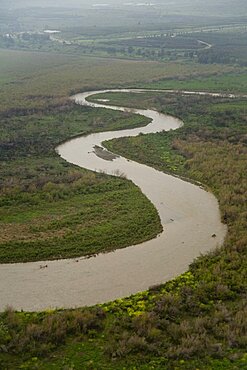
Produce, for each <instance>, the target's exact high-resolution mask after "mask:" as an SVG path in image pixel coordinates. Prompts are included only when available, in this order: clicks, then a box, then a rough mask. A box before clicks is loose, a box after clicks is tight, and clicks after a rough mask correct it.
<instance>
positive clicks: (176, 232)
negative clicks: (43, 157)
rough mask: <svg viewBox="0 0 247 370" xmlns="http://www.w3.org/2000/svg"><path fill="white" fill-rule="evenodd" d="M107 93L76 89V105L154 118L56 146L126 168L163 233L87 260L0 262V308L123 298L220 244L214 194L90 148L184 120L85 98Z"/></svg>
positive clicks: (99, 164)
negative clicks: (138, 125) (154, 210)
mask: <svg viewBox="0 0 247 370" xmlns="http://www.w3.org/2000/svg"><path fill="white" fill-rule="evenodd" d="M106 91H122V92H125V93H126V94H127V93H128V92H130V91H135V92H136V93H141V92H142V90H106ZM106 91H93V92H87V93H82V94H77V95H75V96H74V97H73V99H74V100H75V102H76V103H78V104H81V105H88V106H92V107H105V108H107V109H114V110H121V111H131V112H132V113H133V112H134V113H136V114H142V115H144V116H146V117H149V118H151V119H152V122H151V123H150V124H149V125H147V126H145V127H143V128H135V129H132V130H121V131H115V132H103V133H97V134H91V135H88V136H82V137H78V138H74V139H71V140H68V141H67V142H66V143H64V144H61V145H60V146H59V147H58V148H57V149H56V150H57V152H58V154H59V155H60V156H61V157H62V158H64V159H66V160H67V161H68V162H70V163H73V164H75V165H77V166H80V167H84V168H88V169H90V170H93V171H104V172H106V173H108V174H114V175H118V174H119V173H124V174H125V176H126V177H127V178H128V179H130V180H132V181H133V182H134V183H135V184H136V185H137V186H139V187H140V189H141V190H142V192H143V193H144V194H145V195H146V196H147V197H148V198H149V199H150V200H151V202H152V203H153V204H154V206H155V207H156V208H157V210H158V212H159V215H160V219H161V223H162V225H163V228H164V231H163V232H162V233H161V234H160V235H158V237H156V238H155V239H152V240H150V241H147V242H144V243H142V244H139V245H135V246H130V247H128V248H125V249H119V250H116V251H115V252H111V253H107V254H99V255H97V256H96V257H92V258H89V259H85V258H78V259H65V260H56V261H42V262H31V263H25V264H21V263H18V264H2V265H0V310H3V309H4V308H5V307H6V306H7V305H11V306H13V307H14V308H15V309H18V310H21V309H23V310H26V311H38V310H44V309H47V308H56V307H64V308H70V307H79V306H84V305H93V304H96V303H103V302H107V301H110V300H113V299H116V298H120V297H125V296H128V295H130V294H133V293H136V292H138V291H142V290H145V289H147V288H149V287H150V286H152V285H155V284H159V283H162V282H165V281H168V280H170V279H172V278H174V277H176V276H177V275H179V274H181V273H183V272H184V271H186V270H187V269H188V266H189V264H190V263H191V262H192V261H193V259H194V258H196V257H198V256H199V255H200V254H202V253H206V252H208V251H210V250H212V249H214V248H216V247H217V246H218V245H221V244H222V243H223V240H224V237H225V235H226V227H225V226H224V225H223V224H222V223H221V221H220V213H219V207H218V203H217V200H216V198H215V197H214V196H213V195H212V194H210V193H208V192H206V191H205V190H203V189H202V188H201V187H199V186H196V185H193V184H191V183H189V182H186V181H183V180H181V179H179V178H177V177H173V176H171V175H167V174H165V173H162V172H159V171H157V170H155V169H153V168H150V167H148V166H145V165H142V164H139V163H136V162H134V161H129V160H127V159H125V158H123V157H117V158H115V159H114V160H112V161H110V160H104V159H103V158H100V157H99V156H97V155H96V154H95V151H94V147H95V145H97V146H101V143H102V142H103V141H104V140H109V139H113V138H119V137H124V136H136V135H138V134H139V133H151V132H159V131H162V130H166V131H167V130H171V129H172V130H175V129H177V128H179V127H180V126H181V125H182V122H181V121H179V120H178V119H176V118H174V117H171V116H167V115H164V114H160V113H158V112H156V111H153V110H141V109H128V108H124V107H115V106H105V105H104V104H103V101H98V103H89V102H87V100H86V98H88V97H89V96H90V95H94V94H97V93H99V92H106ZM145 91H146V90H145ZM212 235H214V237H212ZM41 266H46V267H45V268H41Z"/></svg>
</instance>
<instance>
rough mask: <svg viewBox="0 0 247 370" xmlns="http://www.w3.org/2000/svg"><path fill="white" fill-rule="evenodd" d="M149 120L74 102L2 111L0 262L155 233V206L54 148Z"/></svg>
mask: <svg viewBox="0 0 247 370" xmlns="http://www.w3.org/2000/svg"><path fill="white" fill-rule="evenodd" d="M148 122H149V121H148V119H146V118H145V117H141V116H137V115H131V114H126V113H121V112H111V111H108V110H106V109H95V110H93V109H91V108H83V107H78V106H75V105H74V104H72V103H69V104H67V105H64V106H60V107H59V108H57V109H53V111H52V113H49V114H48V113H43V114H41V113H40V112H39V113H38V114H37V113H36V114H26V115H23V116H18V115H12V116H11V117H5V118H3V119H2V125H1V159H2V162H1V182H0V204H1V211H0V219H1V223H0V230H1V237H0V261H1V262H21V261H32V260H44V259H54V258H65V257H75V256H80V255H88V254H93V253H98V252H102V251H109V250H113V249H116V248H119V247H125V246H128V245H131V244H136V243H139V242H141V241H143V240H146V239H150V238H152V237H154V236H155V235H157V233H159V232H160V231H161V225H160V221H159V217H158V215H157V212H156V210H155V209H154V207H153V206H152V205H151V203H150V202H149V201H148V200H147V199H146V198H145V197H144V196H143V195H142V194H141V192H140V191H139V189H138V188H137V187H135V186H134V185H133V184H132V183H131V182H129V181H126V180H124V179H121V178H120V179H117V178H114V177H109V176H106V175H104V174H95V173H92V172H90V171H86V170H81V169H78V168H76V167H75V166H72V165H69V164H68V163H66V162H65V161H63V160H62V159H59V158H58V157H57V156H56V154H55V150H54V149H55V146H56V145H57V144H58V143H59V142H61V141H63V140H64V139H66V138H69V137H71V136H73V135H78V134H79V133H80V134H82V133H85V134H86V133H90V132H97V131H104V130H116V129H122V128H129V127H136V126H140V125H145V124H147V123H148ZM143 210H145V212H143ZM140 215H142V216H140ZM144 215H145V216H144ZM131 219H132V221H131V225H132V226H131V227H130V224H129V222H130V220H131ZM143 230H145V232H143Z"/></svg>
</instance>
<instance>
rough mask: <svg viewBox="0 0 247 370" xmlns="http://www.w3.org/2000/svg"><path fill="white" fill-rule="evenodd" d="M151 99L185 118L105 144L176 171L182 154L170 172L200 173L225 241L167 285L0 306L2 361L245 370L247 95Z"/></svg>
mask: <svg viewBox="0 0 247 370" xmlns="http://www.w3.org/2000/svg"><path fill="white" fill-rule="evenodd" d="M122 95H123V94H122ZM118 98H119V97H118ZM123 98H124V97H123ZM129 98H130V101H131V102H132V98H131V97H129ZM125 99H127V98H126V96H125ZM137 99H140V97H139V95H138V98H137ZM147 99H148V102H147ZM150 99H153V101H152V106H154V105H155V104H156V106H157V108H160V107H161V108H162V107H163V111H167V107H168V102H169V113H172V112H173V114H175V113H176V114H178V113H180V114H179V115H180V117H182V118H183V120H184V122H185V126H184V127H183V128H181V129H179V130H177V131H176V132H174V133H160V134H155V135H153V134H152V135H139V136H138V137H137V138H131V139H128V138H124V139H118V140H116V141H112V142H110V144H111V147H112V148H113V147H115V149H117V151H119V152H120V151H121V152H125V150H126V147H127V145H128V146H129V145H130V154H129V156H130V157H132V159H134V160H141V161H142V162H145V163H148V164H150V162H151V161H152V160H153V164H154V165H155V166H156V167H157V168H158V167H159V168H160V169H161V170H165V169H166V170H168V171H173V170H172V168H171V167H169V166H171V164H172V162H173V160H174V163H178V162H177V161H178V158H179V165H177V168H176V170H175V173H176V174H180V175H183V176H187V177H189V178H191V179H192V180H197V181H198V180H199V181H201V182H203V183H204V184H205V185H207V186H208V187H209V188H210V189H211V190H213V191H214V193H215V194H216V195H217V197H218V199H219V202H220V207H221V213H222V218H223V220H224V222H226V223H227V225H228V230H229V231H228V236H227V239H226V241H225V244H224V246H223V247H222V248H221V249H219V250H216V251H214V252H212V253H210V254H208V255H206V256H201V257H200V258H198V259H197V260H196V261H195V262H193V263H192V265H191V267H190V269H189V271H188V272H187V273H185V274H183V275H181V276H180V277H178V278H176V279H174V280H172V281H170V282H168V283H166V284H164V285H161V286H157V287H152V288H151V289H150V290H149V291H147V292H142V293H139V294H136V295H134V296H131V297H129V298H126V299H120V300H117V301H115V302H110V303H108V304H104V305H101V306H98V308H91V309H90V308H89V309H81V310H75V311H73V310H67V311H48V312H43V313H33V314H30V313H15V312H13V311H12V310H10V309H9V310H7V311H6V312H5V313H3V314H2V315H1V340H2V346H5V349H6V350H5V352H2V353H1V354H0V359H1V361H2V365H3V366H5V365H6V366H7V365H9V364H12V367H13V368H15V367H16V368H18V367H19V366H22V368H27V369H32V368H39V369H50V368H54V369H61V368H62V369H63V368H64V369H65V368H74V369H81V368H85V369H122V370H123V369H155V370H156V369H158V370H159V369H160V370H161V369H179V370H180V369H182V370H189V369H202V370H208V369H218V370H223V369H224V370H225V369H227V370H232V369H236V370H238V369H246V366H247V354H246V344H247V343H246V330H247V328H246V288H247V287H246V280H245V272H246V267H247V266H246V229H245V226H246V224H245V213H246V202H244V201H243V199H244V194H246V176H245V174H246V172H245V171H244V168H245V167H246V148H245V134H246V126H245V119H246V115H245V109H246V108H245V104H244V102H243V101H241V100H238V101H237V100H236V101H229V100H224V99H218V100H217V99H216V100H212V99H210V98H205V97H181V96H180V95H179V96H178V95H176V94H165V95H163V97H161V96H160V94H159V96H156V97H155V95H152V97H150V95H148V94H147V96H146V97H145V95H143V96H142V99H141V101H142V104H143V106H145V105H147V104H150ZM189 101H190V104H188V102H189ZM111 103H114V104H115V102H113V101H112V102H111ZM125 103H126V104H127V101H125ZM226 112H227V113H226ZM202 113H203V114H202ZM217 118H218V119H217ZM107 145H108V144H107ZM141 148H143V152H142V153H141V154H140V155H139V156H138V154H137V153H139V151H138V150H139V149H141ZM136 149H138V150H136ZM157 153H158V154H157ZM164 153H166V156H165V160H164ZM167 158H169V160H167ZM227 163H228V164H227ZM17 333H18V335H17ZM44 356H46V359H44Z"/></svg>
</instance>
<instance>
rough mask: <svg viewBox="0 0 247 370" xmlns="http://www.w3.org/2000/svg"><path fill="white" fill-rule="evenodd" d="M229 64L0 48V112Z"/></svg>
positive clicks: (209, 72) (188, 75)
mask: <svg viewBox="0 0 247 370" xmlns="http://www.w3.org/2000/svg"><path fill="white" fill-rule="evenodd" d="M233 70H234V67H232V66H225V67H222V66H219V65H213V66H212V65H209V66H208V65H198V64H196V63H192V64H191V63H189V64H181V63H179V62H178V63H174V62H170V63H160V62H151V61H146V62H145V61H134V60H120V59H104V58H90V57H79V56H75V55H74V56H73V55H69V56H68V55H64V54H53V53H39V52H24V51H13V50H12V51H10V50H3V49H2V50H1V49H0V87H1V90H0V112H3V111H7V110H15V111H16V110H18V109H19V110H22V109H29V110H31V109H39V108H46V109H47V108H48V107H49V106H54V105H56V104H61V100H64V99H67V97H68V96H69V95H70V94H72V93H73V92H77V91H85V90H88V89H89V90H93V89H102V88H106V87H108V88H110V87H121V86H130V85H131V86H134V85H136V84H137V83H139V82H142V83H145V82H147V83H149V82H150V81H153V80H160V79H164V78H165V79H167V78H179V76H181V75H183V76H184V78H193V77H196V76H197V77H199V76H203V75H204V76H210V75H215V74H217V73H219V74H222V73H223V72H227V71H233Z"/></svg>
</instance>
